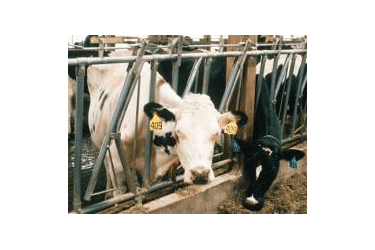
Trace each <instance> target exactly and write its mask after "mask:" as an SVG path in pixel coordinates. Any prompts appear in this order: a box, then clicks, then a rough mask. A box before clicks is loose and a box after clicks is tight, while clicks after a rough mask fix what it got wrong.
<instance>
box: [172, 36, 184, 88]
mask: <svg viewBox="0 0 375 250" xmlns="http://www.w3.org/2000/svg"><path fill="white" fill-rule="evenodd" d="M172 50H173V48H172ZM181 52H182V36H178V41H177V54H178V56H177V59H176V61H175V62H174V63H173V66H172V89H173V90H174V91H175V92H176V93H177V88H178V70H179V67H180V66H181Z"/></svg>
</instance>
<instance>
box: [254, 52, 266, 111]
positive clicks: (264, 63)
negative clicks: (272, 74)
mask: <svg viewBox="0 0 375 250" xmlns="http://www.w3.org/2000/svg"><path fill="white" fill-rule="evenodd" d="M266 59H267V56H262V62H261V64H260V71H259V75H258V83H257V85H256V86H257V91H256V93H257V97H256V99H255V109H254V110H255V113H256V110H257V107H258V101H259V97H260V92H261V90H262V83H263V75H264V66H265V65H266Z"/></svg>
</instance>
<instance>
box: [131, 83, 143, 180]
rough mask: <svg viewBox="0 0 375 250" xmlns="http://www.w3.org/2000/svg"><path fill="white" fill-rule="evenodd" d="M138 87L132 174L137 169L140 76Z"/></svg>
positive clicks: (134, 174) (133, 174) (134, 173)
mask: <svg viewBox="0 0 375 250" xmlns="http://www.w3.org/2000/svg"><path fill="white" fill-rule="evenodd" d="M137 82H138V89H137V101H136V102H137V105H136V108H135V122H134V142H133V164H134V165H133V166H132V170H133V171H130V172H131V173H132V176H133V177H135V176H136V169H137V161H136V158H137V150H138V133H139V132H138V113H139V97H140V91H141V79H140V77H139V79H138V81H137Z"/></svg>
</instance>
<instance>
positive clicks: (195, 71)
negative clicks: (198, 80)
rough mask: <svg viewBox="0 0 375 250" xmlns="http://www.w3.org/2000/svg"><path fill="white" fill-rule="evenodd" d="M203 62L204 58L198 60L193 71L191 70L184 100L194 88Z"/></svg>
mask: <svg viewBox="0 0 375 250" xmlns="http://www.w3.org/2000/svg"><path fill="white" fill-rule="evenodd" d="M202 60H203V57H201V58H199V59H198V60H196V61H195V63H194V66H193V69H192V70H191V73H190V76H189V79H188V81H187V84H186V87H185V91H184V93H183V95H182V98H184V97H185V96H186V95H187V94H188V93H189V92H190V90H191V87H192V86H193V83H194V80H195V77H196V75H197V72H198V69H199V66H200V65H201V62H202Z"/></svg>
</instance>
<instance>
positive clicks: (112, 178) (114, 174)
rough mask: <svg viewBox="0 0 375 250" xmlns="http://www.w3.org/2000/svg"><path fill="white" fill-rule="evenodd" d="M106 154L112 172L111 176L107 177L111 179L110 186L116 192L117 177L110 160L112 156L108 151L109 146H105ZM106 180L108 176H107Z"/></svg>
mask: <svg viewBox="0 0 375 250" xmlns="http://www.w3.org/2000/svg"><path fill="white" fill-rule="evenodd" d="M107 152H108V156H109V161H110V162H111V170H112V173H113V174H112V175H110V176H109V177H110V178H111V181H112V186H113V188H114V189H115V190H117V188H118V187H117V176H116V171H115V167H114V165H113V160H112V154H111V150H110V149H109V146H107ZM107 178H108V176H107Z"/></svg>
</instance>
